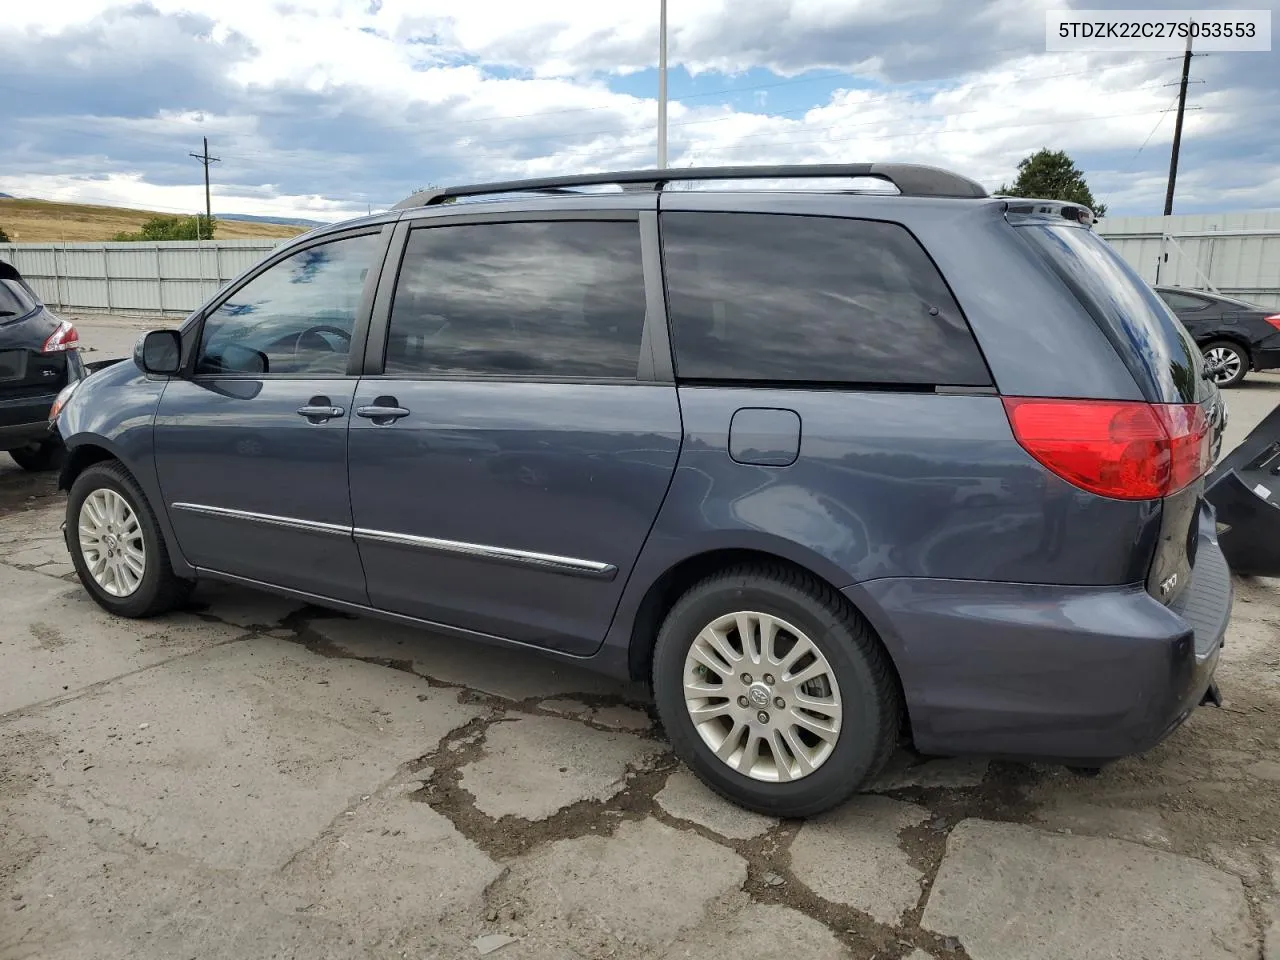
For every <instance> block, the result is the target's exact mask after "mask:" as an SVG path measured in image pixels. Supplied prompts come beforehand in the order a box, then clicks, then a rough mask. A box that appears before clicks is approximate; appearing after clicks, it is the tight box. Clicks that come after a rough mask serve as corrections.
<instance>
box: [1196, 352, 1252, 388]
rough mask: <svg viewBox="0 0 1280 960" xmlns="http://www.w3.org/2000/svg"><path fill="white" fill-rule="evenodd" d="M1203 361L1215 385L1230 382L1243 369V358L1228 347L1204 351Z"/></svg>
mask: <svg viewBox="0 0 1280 960" xmlns="http://www.w3.org/2000/svg"><path fill="white" fill-rule="evenodd" d="M1204 359H1205V362H1206V363H1207V364H1208V366H1209V373H1210V375H1211V376H1212V377H1213V382H1214V383H1217V384H1223V383H1229V382H1231V381H1232V380H1233V379H1235V378H1236V377H1238V376H1239V375H1240V370H1241V369H1242V368H1243V367H1244V357H1242V356H1240V354H1239V353H1237V352H1236V351H1235V350H1232V349H1231V348H1230V347H1211V348H1209V349H1208V350H1206V351H1205V353H1204Z"/></svg>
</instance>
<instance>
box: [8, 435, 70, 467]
mask: <svg viewBox="0 0 1280 960" xmlns="http://www.w3.org/2000/svg"><path fill="white" fill-rule="evenodd" d="M65 455H66V448H64V447H63V446H62V444H61V443H60V442H59V441H57V440H45V441H43V442H41V443H33V444H31V445H30V446H27V447H19V448H18V449H16V450H10V451H9V456H10V457H12V458H13V462H14V463H16V464H17V465H18V466H20V467H21V468H22V469H23V470H28V471H30V472H31V473H41V472H43V471H45V470H56V469H57V468H58V467H60V466H62V461H63V459H64V457H65Z"/></svg>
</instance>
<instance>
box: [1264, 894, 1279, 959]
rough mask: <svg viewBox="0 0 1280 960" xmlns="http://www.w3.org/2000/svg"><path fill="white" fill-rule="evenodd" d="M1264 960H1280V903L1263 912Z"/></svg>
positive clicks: (1269, 905)
mask: <svg viewBox="0 0 1280 960" xmlns="http://www.w3.org/2000/svg"><path fill="white" fill-rule="evenodd" d="M1262 960H1280V901H1272V902H1271V903H1269V904H1267V906H1266V909H1265V910H1264V911H1263V930H1262Z"/></svg>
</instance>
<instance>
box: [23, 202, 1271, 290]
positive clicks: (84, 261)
mask: <svg viewBox="0 0 1280 960" xmlns="http://www.w3.org/2000/svg"><path fill="white" fill-rule="evenodd" d="M1098 232H1099V233H1100V234H1102V235H1103V236H1104V237H1106V238H1107V240H1108V241H1109V242H1110V243H1112V244H1113V245H1114V246H1115V247H1116V249H1117V250H1119V251H1120V254H1121V256H1123V257H1124V258H1125V259H1126V260H1127V261H1128V262H1129V263H1130V264H1132V265H1133V267H1134V268H1135V269H1136V270H1137V271H1138V272H1139V273H1141V274H1142V276H1143V279H1145V280H1146V281H1147V282H1148V283H1165V284H1169V285H1171V286H1179V287H1191V288H1194V289H1199V290H1209V291H1216V292H1219V293H1223V294H1226V295H1228V296H1234V297H1240V298H1242V299H1244V300H1252V301H1255V302H1257V303H1260V304H1263V305H1264V306H1269V307H1280V210H1271V211H1259V212H1254V213H1225V214H1194V215H1183V216H1174V217H1105V218H1103V219H1102V220H1101V221H1099V223H1098ZM280 242H281V241H279V240H275V241H272V240H213V241H208V240H206V241H196V240H184V241H173V242H167V243H13V244H0V259H2V260H8V261H9V262H10V263H12V264H13V265H14V266H15V267H17V268H18V270H19V271H20V272H21V273H22V275H23V276H24V277H26V278H27V279H28V281H29V282H30V283H31V285H32V286H33V287H35V289H36V291H37V292H38V293H39V294H40V296H41V297H43V298H44V300H45V302H46V303H48V304H50V305H51V306H53V307H54V308H55V309H61V310H67V311H95V310H102V311H111V312H117V313H132V312H141V313H176V314H185V313H189V312H190V311H192V310H194V309H195V308H196V307H198V306H199V305H200V304H201V303H203V302H204V301H205V300H206V299H208V297H209V296H211V295H212V294H213V293H214V292H215V291H216V290H217V289H218V288H219V287H220V286H222V284H224V283H226V282H227V281H228V280H230V279H232V278H233V277H236V276H238V275H239V274H240V273H241V272H242V271H244V270H246V269H248V268H249V267H251V266H252V265H253V264H254V263H256V262H257V261H258V260H260V259H262V257H264V256H265V255H266V254H267V253H268V252H269V251H270V250H271V249H272V248H273V247H275V246H276V245H277V244H279V243H280Z"/></svg>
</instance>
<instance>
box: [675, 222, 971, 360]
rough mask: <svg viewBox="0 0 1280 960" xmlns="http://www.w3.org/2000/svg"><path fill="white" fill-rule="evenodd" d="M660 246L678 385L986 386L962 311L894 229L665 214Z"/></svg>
mask: <svg viewBox="0 0 1280 960" xmlns="http://www.w3.org/2000/svg"><path fill="white" fill-rule="evenodd" d="M662 247H663V259H664V262H665V264H666V275H667V297H668V307H669V310H670V314H671V324H672V331H673V335H674V338H675V347H676V367H677V372H678V373H679V375H680V376H681V377H685V378H692V379H706V380H748V379H749V380H775V381H808V382H837V383H838V382H843V383H895V384H987V383H990V376H989V375H988V373H987V369H986V365H985V364H984V363H983V360H982V357H981V355H980V354H979V352H978V348H977V345H976V344H975V343H974V341H973V337H972V335H971V334H970V332H969V328H968V326H967V324H966V323H965V320H964V317H963V316H962V315H961V313H960V308H959V307H958V306H957V305H956V302H955V300H954V299H953V298H952V296H951V294H950V292H949V291H948V290H947V287H946V284H944V283H943V280H942V277H941V276H940V275H939V274H938V271H937V269H936V268H935V267H934V265H933V263H932V262H931V261H930V260H929V258H928V257H927V256H926V255H925V253H924V251H923V250H922V249H921V247H920V245H919V244H918V243H917V242H916V240H915V238H913V237H912V236H911V234H909V233H908V232H907V231H906V230H905V229H904V228H903V227H901V226H898V225H896V224H891V223H878V222H873V221H868V220H839V219H834V218H829V217H798V216H776V215H771V214H746V213H664V214H662Z"/></svg>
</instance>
